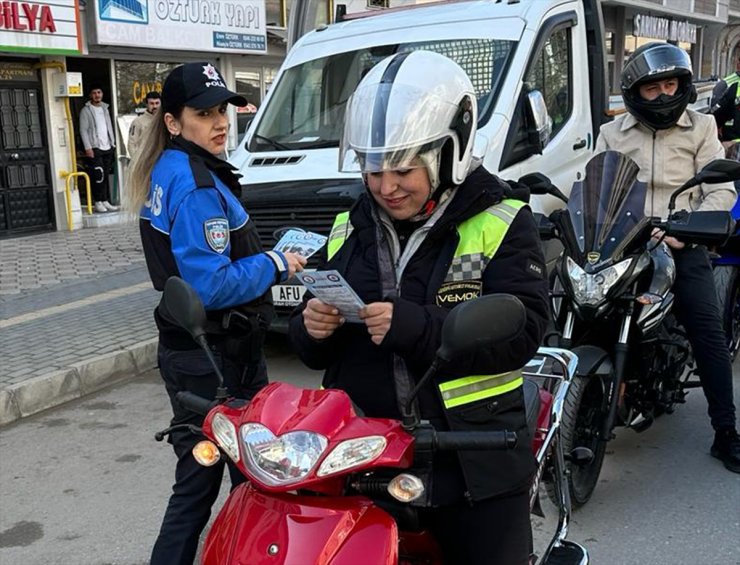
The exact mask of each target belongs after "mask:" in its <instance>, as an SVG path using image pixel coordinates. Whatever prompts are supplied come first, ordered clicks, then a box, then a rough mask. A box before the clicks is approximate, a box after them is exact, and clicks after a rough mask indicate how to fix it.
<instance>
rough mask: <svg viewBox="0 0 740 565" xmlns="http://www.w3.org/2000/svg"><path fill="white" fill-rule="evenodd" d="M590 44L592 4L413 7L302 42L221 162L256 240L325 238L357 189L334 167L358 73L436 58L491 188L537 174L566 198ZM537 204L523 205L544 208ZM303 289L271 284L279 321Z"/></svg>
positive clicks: (594, 82) (590, 130)
mask: <svg viewBox="0 0 740 565" xmlns="http://www.w3.org/2000/svg"><path fill="white" fill-rule="evenodd" d="M340 13H341V12H340ZM603 46H604V42H603V36H602V18H601V11H600V1H599V0H521V1H517V0H509V1H508V2H507V1H501V0H499V1H492V0H486V1H470V2H449V3H436V4H434V5H427V6H424V5H419V6H414V7H410V8H407V9H400V10H391V11H388V12H382V11H380V12H377V11H376V12H373V13H372V15H369V16H367V15H361V16H347V17H346V19H344V21H338V22H337V23H334V24H332V25H329V26H325V27H323V28H320V29H317V30H315V31H313V32H311V33H309V34H307V35H305V36H303V37H302V38H301V39H300V40H299V41H298V42H297V43H296V44H295V46H294V47H293V48H292V49H291V50H290V52H289V53H288V56H287V57H286V59H285V62H284V63H283V65H282V67H281V69H280V71H279V73H278V75H277V77H276V79H275V82H274V83H273V86H272V88H271V90H270V92H269V94H268V95H267V97H266V99H265V102H264V103H263V105H262V106H261V107H260V109H259V111H258V113H257V115H256V116H255V118H254V120H253V122H252V123H251V125H250V127H249V129H248V130H247V132H246V135H245V136H244V139H243V140H242V142H241V144H240V145H239V147H238V148H237V150H236V151H235V152H233V153H232V155H231V158H230V161H231V162H232V163H233V164H234V165H235V166H236V167H238V169H239V172H240V173H241V174H242V175H243V177H242V183H243V196H242V199H243V202H244V205H245V207H246V208H247V210H248V211H249V213H250V214H251V216H252V217H253V218H254V219H255V221H256V224H257V228H258V230H259V231H260V235H261V237H262V240H263V244H264V245H265V246H266V247H268V248H269V247H271V246H272V245H274V243H275V237H274V235H275V233H274V232H275V231H279V230H280V229H281V228H285V227H300V228H303V229H306V230H311V231H316V232H319V233H324V234H327V233H328V231H329V229H330V227H331V224H332V222H333V219H334V216H335V215H336V214H337V213H338V212H341V211H344V210H347V209H349V207H350V206H351V204H352V202H353V200H354V198H356V197H357V195H358V194H359V193H360V192H361V191H362V190H363V186H362V183H361V180H360V178H359V177H358V176H357V175H352V174H346V173H340V172H338V170H337V169H338V165H337V163H338V140H339V137H340V134H341V131H342V127H343V122H344V109H345V105H346V102H347V99H348V98H349V96H350V95H351V94H352V92H353V91H354V89H355V87H356V85H357V84H358V82H359V81H360V79H361V77H362V76H363V74H364V73H365V72H366V71H367V70H368V69H369V68H370V67H372V66H373V65H374V64H375V63H377V62H378V61H380V60H381V59H383V58H385V57H387V56H388V55H391V54H393V53H398V52H404V51H411V50H417V49H426V50H430V51H436V52H438V53H442V54H443V55H446V56H448V57H450V58H452V59H453V60H455V61H456V62H457V63H458V64H460V66H462V68H463V69H465V70H466V71H467V73H468V74H469V76H470V78H471V80H472V82H473V85H474V87H475V89H476V93H477V95H478V105H479V122H478V131H479V133H478V136H477V139H476V146H475V154H476V155H477V156H479V157H480V158H481V159H482V160H483V164H484V166H485V167H486V168H487V169H488V170H490V171H491V172H494V173H496V174H498V175H499V176H501V177H502V178H504V179H517V178H519V177H520V176H522V175H524V174H526V173H530V172H542V173H544V174H546V175H547V176H549V177H550V178H551V179H552V180H553V182H554V183H555V184H556V185H557V186H560V187H562V188H564V189H568V188H569V187H570V185H571V184H572V183H573V182H574V181H575V180H576V179H577V178H580V176H581V175H582V173H583V170H584V168H585V165H586V163H587V162H588V160H589V158H590V157H591V155H592V153H593V148H594V142H595V137H596V134H597V133H598V129H599V126H600V125H601V124H602V123H603V121H605V120H606V119H607V116H606V109H607V105H608V96H607V93H606V87H605V85H606V81H605V63H604V53H603V48H604V47H603ZM429 72H430V73H434V72H435V69H429ZM544 198H548V200H545V199H542V198H540V199H537V200H535V201H534V202H533V207H534V208H535V210H537V211H549V210H550V209H551V208H554V207H555V206H556V203H557V201H555V199H550V197H544ZM302 291H303V289H302V287H301V286H300V285H299V284H295V283H294V282H289V283H288V284H286V285H282V286H277V287H275V288H274V291H273V294H274V298H275V303H276V306H277V307H278V312H279V313H280V312H281V311H282V312H285V311H286V310H288V309H290V308H292V307H293V306H294V305H295V304H297V303H298V302H299V300H300V297H301V295H302ZM278 325H279V323H278Z"/></svg>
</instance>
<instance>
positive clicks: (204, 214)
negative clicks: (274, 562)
mask: <svg viewBox="0 0 740 565" xmlns="http://www.w3.org/2000/svg"><path fill="white" fill-rule="evenodd" d="M229 103H231V104H236V105H239V106H244V105H246V103H247V101H246V100H245V99H244V98H243V97H241V96H238V95H237V94H236V93H234V92H231V91H230V90H228V89H227V88H226V84H225V83H224V80H223V77H222V76H221V75H220V73H219V72H218V70H217V69H216V68H215V67H214V66H213V65H211V64H210V63H188V64H185V65H182V66H180V67H177V68H176V69H174V70H173V71H172V73H171V74H170V75H169V76H168V77H167V80H166V81H165V84H164V88H163V92H162V111H161V112H160V116H161V118H160V119H158V120H157V121H156V122H155V124H154V125H153V126H152V128H151V129H150V131H149V135H148V137H147V138H146V139H145V140H144V145H143V148H142V151H141V152H140V153H139V157H138V158H137V160H136V161H135V162H134V164H133V169H132V174H131V182H130V186H129V190H130V193H131V194H130V196H129V200H130V207H131V209H132V210H139V209H140V210H141V212H140V232H141V239H142V243H143V247H144V254H145V257H146V263H147V268H148V269H149V274H150V276H151V279H152V283H153V284H154V287H155V288H156V289H157V290H160V291H161V290H162V289H163V288H164V284H165V282H166V280H167V278H168V277H170V276H173V275H177V276H180V277H182V278H183V279H184V280H185V281H187V282H188V283H189V284H190V285H191V286H192V287H193V288H194V289H195V290H196V292H197V293H198V295H199V296H200V298H201V300H202V301H203V304H204V306H205V308H206V312H207V315H208V326H207V328H206V329H207V331H208V341H209V343H210V344H211V346H212V348H213V350H214V352H215V353H216V357H217V359H218V360H219V361H220V363H221V364H222V367H221V369H222V372H223V374H224V378H225V381H226V386H227V387H228V389H229V393H230V394H231V395H233V396H236V397H239V398H251V397H252V396H254V394H255V393H256V392H257V391H258V390H259V389H260V388H262V387H263V386H264V385H265V384H267V374H266V370H265V362H264V356H263V353H262V347H261V346H262V341H263V337H264V333H265V331H266V329H267V327H268V326H269V323H270V321H271V319H272V316H273V308H272V302H271V299H270V294H269V291H270V287H271V286H272V285H273V284H275V283H277V282H279V281H282V280H285V279H287V278H288V277H290V276H292V275H293V273H294V272H295V271H296V270H301V269H302V266H303V264H304V263H305V259H303V258H302V257H300V256H298V255H294V254H291V253H285V254H283V253H279V252H275V251H268V252H266V253H265V252H263V251H262V247H261V245H260V242H259V238H258V236H257V232H256V229H255V227H254V224H253V222H252V221H251V220H250V218H249V214H248V213H247V212H246V211H245V210H244V208H242V206H241V204H240V202H239V198H238V197H239V195H240V192H241V187H240V184H239V181H238V177H237V175H235V174H234V172H233V167H232V166H231V165H229V164H228V163H227V162H225V161H223V160H221V159H220V158H219V157H218V156H219V155H221V154H222V153H223V151H224V148H225V146H226V139H227V132H228V120H227V116H226V109H227V105H228V104H229ZM154 317H155V320H156V323H157V327H158V328H159V350H158V359H159V369H160V373H161V374H162V378H163V380H164V382H165V386H166V388H167V393H168V394H169V396H170V402H171V404H172V410H173V413H174V417H173V418H172V424H173V425H175V424H183V423H192V424H196V425H200V424H201V423H202V417H200V416H198V415H196V414H193V413H191V412H188V411H186V410H184V409H183V408H182V407H180V406H179V404H178V403H177V402H176V401H175V400H174V397H175V394H176V393H177V392H178V391H180V390H190V391H192V392H194V393H196V394H198V395H200V396H203V397H210V398H213V397H214V395H215V389H216V385H217V383H216V380H215V376H214V374H213V372H212V369H211V366H210V364H209V362H208V360H207V358H206V356H205V354H204V353H203V352H202V351H201V350H200V349H199V348H198V346H197V345H196V343H195V342H194V341H193V339H192V338H191V337H190V335H189V334H187V333H186V332H184V331H183V330H181V329H180V328H178V327H177V326H176V325H175V324H173V323H171V322H170V321H168V320H167V319H166V317H165V313H164V312H163V309H161V308H157V309H155V312H154ZM199 439H200V438H198V437H196V436H194V435H193V434H191V433H190V432H188V431H186V430H177V431H173V432H172V434H171V435H170V438H169V441H170V442H171V443H172V445H173V447H174V450H175V454H176V455H177V458H178V461H177V467H176V471H175V484H174V486H173V494H172V496H171V498H170V501H169V505H168V507H167V512H166V513H165V517H164V520H163V523H162V528H161V530H160V533H159V537H158V538H157V541H156V543H155V546H154V550H153V552H152V560H151V562H152V563H153V564H160V563H161V564H164V563H166V564H168V565H173V564H179V563H192V562H193V559H194V558H195V553H196V549H197V546H198V539H199V536H200V533H201V531H202V529H203V528H204V527H205V525H206V523H207V522H208V518H209V516H210V512H211V505H212V504H213V502H214V501H215V500H216V497H217V496H218V492H219V488H220V485H221V479H222V476H223V464H220V465H218V464H217V465H215V466H213V467H202V466H200V465H199V464H198V463H197V462H196V461H195V460H194V459H193V456H192V454H191V449H192V447H193V446H194V445H195V443H197V441H199ZM230 471H231V472H232V484H233V485H235V484H238V482H241V481H242V480H243V478H242V477H241V476H240V474H239V473H238V471H236V470H235V469H231V468H230Z"/></svg>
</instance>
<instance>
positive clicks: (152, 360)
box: [0, 338, 159, 426]
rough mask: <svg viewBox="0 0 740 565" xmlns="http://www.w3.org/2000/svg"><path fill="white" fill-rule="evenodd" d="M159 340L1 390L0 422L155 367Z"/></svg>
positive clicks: (89, 392)
mask: <svg viewBox="0 0 740 565" xmlns="http://www.w3.org/2000/svg"><path fill="white" fill-rule="evenodd" d="M158 340H159V338H153V339H149V340H146V341H141V342H139V343H135V344H134V345H131V346H129V347H126V348H124V349H120V350H118V351H112V352H111V353H106V354H104V355H99V356H97V357H92V358H90V359H86V360H84V361H79V362H77V363H73V364H72V365H70V366H69V367H65V368H63V369H56V370H54V371H51V372H49V373H47V374H45V375H41V376H39V377H34V378H32V379H28V380H27V381H24V382H21V383H17V384H15V385H11V386H9V387H8V388H5V389H2V390H0V426H5V425H7V424H10V423H11V422H15V421H16V420H19V419H21V418H25V417H26V416H31V415H32V414H37V413H38V412H41V411H43V410H47V409H49V408H53V407H54V406H59V405H60V404H64V403H65V402H69V401H70V400H74V399H76V398H81V397H83V396H87V395H88V394H91V393H93V392H96V391H99V390H102V389H104V388H106V387H108V386H110V385H112V384H116V383H118V382H123V381H125V380H128V379H130V378H132V377H135V376H137V375H139V374H141V373H143V372H145V371H148V370H150V369H154V368H155V367H156V366H157V343H158Z"/></svg>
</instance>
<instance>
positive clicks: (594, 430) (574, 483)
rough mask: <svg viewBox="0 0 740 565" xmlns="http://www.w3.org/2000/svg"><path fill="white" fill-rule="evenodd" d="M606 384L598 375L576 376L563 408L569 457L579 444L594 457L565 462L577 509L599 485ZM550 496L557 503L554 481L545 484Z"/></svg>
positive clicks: (562, 433)
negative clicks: (587, 460)
mask: <svg viewBox="0 0 740 565" xmlns="http://www.w3.org/2000/svg"><path fill="white" fill-rule="evenodd" d="M604 394H606V392H605V386H604V381H603V380H602V378H600V377H598V376H592V377H584V376H582V375H576V376H575V378H574V379H573V382H572V383H571V385H570V389H569V390H568V396H567V397H566V398H565V405H564V407H563V420H562V423H561V426H560V436H561V441H562V442H563V451H564V453H565V454H566V456H567V455H568V454H569V453H570V452H571V451H573V449H575V448H576V447H587V448H589V449H590V450H591V451H592V452H593V454H594V456H593V458H592V459H591V461H589V462H587V463H579V464H576V463H574V462H572V461H566V462H565V469H566V473H567V476H568V490H569V491H570V498H571V504H572V506H573V508H574V509H576V508H578V507H580V506H583V505H584V504H586V503H587V502H588V501H589V499H590V498H591V495H592V494H593V492H594V489H595V488H596V483H597V482H598V480H599V474H600V473H601V466H602V465H603V463H604V455H605V453H606V442H605V441H601V440H600V439H599V431H600V429H601V425H602V422H603V421H604V417H605V414H604V413H603V408H602V407H603V405H604V402H603V400H604ZM545 490H546V491H547V496H548V497H549V498H550V500H551V501H552V502H553V504H555V505H557V504H558V497H557V492H556V490H555V487H554V485H553V484H552V482H551V480H550V481H547V482H546V483H545Z"/></svg>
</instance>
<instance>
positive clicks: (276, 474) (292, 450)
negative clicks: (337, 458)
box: [241, 424, 329, 486]
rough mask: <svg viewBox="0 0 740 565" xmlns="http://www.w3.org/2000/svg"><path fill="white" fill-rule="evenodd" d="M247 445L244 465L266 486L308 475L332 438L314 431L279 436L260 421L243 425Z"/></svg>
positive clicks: (294, 480) (242, 433)
mask: <svg viewBox="0 0 740 565" xmlns="http://www.w3.org/2000/svg"><path fill="white" fill-rule="evenodd" d="M241 437H242V441H243V442H244V447H245V450H244V452H245V457H244V465H245V466H246V468H247V470H248V471H249V472H250V473H251V474H252V475H254V476H255V477H257V478H258V479H259V480H260V481H262V482H263V483H265V484H266V485H271V486H282V485H289V484H291V483H295V482H298V481H300V480H301V479H303V478H304V477H305V476H306V475H308V474H309V473H310V472H311V470H312V469H313V468H314V467H315V466H316V463H317V462H318V460H319V458H320V457H321V455H322V454H323V453H324V451H325V450H326V446H327V445H328V443H329V441H328V440H327V439H326V438H325V437H324V436H322V435H321V434H316V433H313V432H302V431H298V432H289V433H287V434H283V435H281V436H280V437H276V436H275V434H273V433H272V432H271V431H270V430H268V429H267V428H266V427H265V426H263V425H261V424H245V425H243V426H242V428H241Z"/></svg>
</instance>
